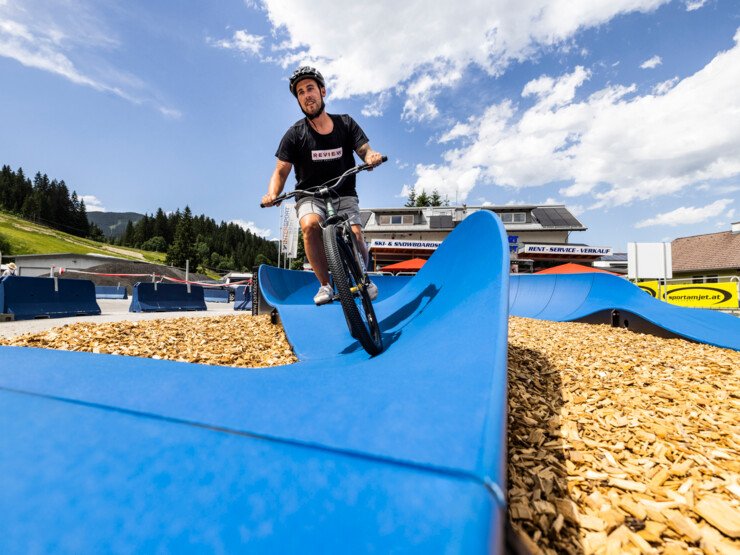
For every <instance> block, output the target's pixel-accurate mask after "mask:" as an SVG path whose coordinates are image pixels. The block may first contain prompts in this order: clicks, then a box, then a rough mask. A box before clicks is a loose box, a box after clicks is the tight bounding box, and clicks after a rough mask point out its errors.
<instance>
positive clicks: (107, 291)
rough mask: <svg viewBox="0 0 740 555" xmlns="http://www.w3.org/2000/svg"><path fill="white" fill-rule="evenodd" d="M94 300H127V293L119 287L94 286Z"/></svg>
mask: <svg viewBox="0 0 740 555" xmlns="http://www.w3.org/2000/svg"><path fill="white" fill-rule="evenodd" d="M95 298H96V299H128V291H127V290H126V288H125V287H123V286H121V285H96V286H95Z"/></svg>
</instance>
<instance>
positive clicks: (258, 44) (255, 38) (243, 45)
mask: <svg viewBox="0 0 740 555" xmlns="http://www.w3.org/2000/svg"><path fill="white" fill-rule="evenodd" d="M264 40H265V37H261V36H259V35H250V34H249V33H248V32H247V30H246V29H240V30H238V31H235V32H234V35H233V36H232V37H231V39H223V40H219V41H216V40H213V39H208V43H209V44H211V45H213V46H216V47H218V48H225V49H227V50H238V51H239V52H243V53H245V54H253V55H255V56H257V55H259V53H260V50H262V43H263V41H264Z"/></svg>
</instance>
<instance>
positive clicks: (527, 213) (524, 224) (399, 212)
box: [361, 205, 612, 272]
mask: <svg viewBox="0 0 740 555" xmlns="http://www.w3.org/2000/svg"><path fill="white" fill-rule="evenodd" d="M479 210H488V211H490V212H494V213H495V214H496V215H497V216H498V217H499V218H501V221H502V222H503V224H504V228H505V229H506V233H507V235H508V240H509V251H510V256H511V262H512V271H514V272H517V271H520V272H529V271H533V270H537V269H540V268H545V267H549V266H553V265H555V264H561V263H564V262H582V263H583V262H586V263H589V262H591V261H594V260H597V259H599V258H601V257H602V256H607V255H610V254H612V251H611V248H609V247H590V246H588V245H582V244H574V243H572V242H571V233H573V232H574V231H585V230H586V229H587V228H586V227H585V226H584V225H583V224H582V223H581V222H579V221H578V220H577V219H576V218H575V216H573V214H571V212H570V211H569V210H568V209H567V208H566V207H565V206H564V205H517V206H512V205H505V206H465V205H462V206H442V207H400V208H370V209H362V210H361V215H362V223H363V227H364V233H365V240H366V241H367V242H368V243H369V246H370V256H371V264H370V266H371V269H372V270H376V271H379V270H382V268H383V266H386V265H388V264H392V263H394V262H400V261H402V260H408V259H410V258H429V257H430V256H431V255H432V253H433V252H434V251H435V250H436V248H437V247H438V246H439V244H440V243H441V242H442V241H444V239H445V237H447V235H449V233H450V232H451V231H452V230H453V229H455V227H456V226H457V225H458V224H459V223H460V222H461V221H463V220H464V219H465V218H466V217H468V216H469V215H470V214H472V213H474V212H477V211H479Z"/></svg>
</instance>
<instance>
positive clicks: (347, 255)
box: [323, 224, 383, 355]
mask: <svg viewBox="0 0 740 555" xmlns="http://www.w3.org/2000/svg"><path fill="white" fill-rule="evenodd" d="M323 236H324V237H323V238H324V249H325V250H326V259H327V262H328V263H329V269H330V270H331V273H332V276H333V277H334V286H335V287H336V288H337V294H338V295H339V300H340V301H341V303H342V310H344V315H345V317H346V319H347V325H348V327H349V331H350V333H351V334H352V337H354V338H355V339H357V340H358V341H359V342H360V344H361V345H362V347H363V348H364V349H365V350H366V351H367V352H368V354H370V355H377V354H379V353H380V352H381V351H382V350H383V339H382V336H381V334H380V326H379V325H378V319H377V318H376V316H375V310H374V309H373V303H372V301H371V300H370V297H369V296H368V293H367V288H366V287H365V275H364V272H363V271H362V268H361V267H360V264H359V262H358V260H357V251H356V249H355V246H354V244H353V243H352V241H353V237H352V231H351V230H348V229H347V228H346V227H345V226H342V225H335V224H330V225H327V226H326V227H325V228H324V231H323Z"/></svg>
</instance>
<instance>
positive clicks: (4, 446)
mask: <svg viewBox="0 0 740 555" xmlns="http://www.w3.org/2000/svg"><path fill="white" fill-rule="evenodd" d="M507 251H508V244H507V242H506V236H505V234H504V230H503V227H502V225H501V224H500V222H499V220H498V219H497V218H495V217H494V216H493V215H492V214H489V213H483V212H481V213H476V214H473V215H472V216H470V217H469V218H467V219H466V220H465V221H464V222H462V223H461V224H460V225H459V226H458V227H457V229H456V230H455V231H454V232H453V233H452V234H451V235H450V236H449V237H448V239H447V240H446V241H445V242H444V243H443V244H442V245H441V246H440V247H439V249H438V250H437V252H436V253H435V254H434V256H432V258H431V259H430V260H429V262H427V264H425V266H424V267H423V268H422V270H421V271H420V272H419V273H418V274H417V275H416V276H414V277H413V278H411V279H394V278H388V279H380V280H379V281H378V284H379V287H380V289H381V294H380V296H379V298H378V300H377V301H376V303H375V304H376V310H377V314H378V317H379V319H380V321H381V327H382V331H383V334H384V341H385V344H386V350H385V351H384V352H383V353H381V354H380V355H378V356H376V357H373V358H371V357H369V356H368V355H367V353H366V352H365V351H364V350H363V349H362V348H361V347H360V346H359V344H357V342H356V341H355V340H354V339H352V337H351V336H350V335H349V332H348V330H347V327H346V324H345V321H344V317H343V315H342V312H341V309H340V307H339V306H333V305H329V306H323V307H315V306H313V303H312V301H311V296H312V295H313V294H314V293H315V290H316V288H317V284H316V281H315V278H313V276H312V275H310V274H306V273H305V272H287V271H281V270H277V269H268V268H263V269H262V270H261V273H260V282H261V284H262V286H263V294H264V295H265V297H266V298H267V299H268V302H270V304H272V305H273V306H276V307H277V308H278V310H279V311H280V315H281V319H282V322H283V325H284V327H285V330H286V333H287V335H288V338H289V340H290V341H291V342H292V344H293V345H294V346H295V348H296V352H297V353H298V356H299V358H300V362H299V363H297V364H294V365H290V366H283V367H276V368H268V369H238V368H226V367H213V366H205V365H198V364H186V363H178V362H171V361H157V360H151V359H138V358H129V357H122V356H111V355H96V354H90V353H77V352H57V351H49V350H43V349H32V348H20V347H0V357H1V358H2V360H3V365H2V366H1V367H0V426H1V427H2V430H3V433H2V434H0V491H2V492H3V493H2V495H0V514H2V515H3V518H2V519H0V552H2V553H27V552H54V553H100V552H101V551H103V552H108V551H113V552H121V551H125V552H134V551H136V552H142V551H143V552H150V551H158V550H159V551H169V552H183V551H196V550H197V551H205V552H212V551H216V552H234V551H247V552H250V553H271V554H274V553H298V552H300V553H313V552H322V553H369V552H373V553H393V552H403V553H408V552H417V553H438V552H453V553H454V552H457V553H489V552H494V553H495V552H500V551H501V550H502V546H503V528H504V521H505V518H506V517H505V515H506V507H505V500H504V493H503V492H504V491H505V490H506V474H505V470H506V465H505V461H506V435H505V430H506V343H507V319H508V254H507ZM481 253H485V254H484V255H483V256H481ZM307 278H310V279H307Z"/></svg>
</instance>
